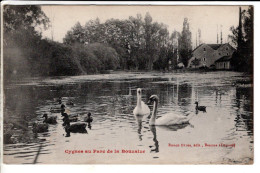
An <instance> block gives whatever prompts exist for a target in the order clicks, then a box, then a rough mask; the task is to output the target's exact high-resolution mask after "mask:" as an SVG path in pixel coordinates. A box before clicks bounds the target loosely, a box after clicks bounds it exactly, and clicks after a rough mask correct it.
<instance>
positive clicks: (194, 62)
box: [191, 58, 200, 68]
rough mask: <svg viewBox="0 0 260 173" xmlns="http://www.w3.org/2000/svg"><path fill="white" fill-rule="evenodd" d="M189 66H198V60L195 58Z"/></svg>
mask: <svg viewBox="0 0 260 173" xmlns="http://www.w3.org/2000/svg"><path fill="white" fill-rule="evenodd" d="M191 64H192V65H194V66H195V68H196V67H197V66H199V65H200V59H197V58H194V59H193V60H192V61H191Z"/></svg>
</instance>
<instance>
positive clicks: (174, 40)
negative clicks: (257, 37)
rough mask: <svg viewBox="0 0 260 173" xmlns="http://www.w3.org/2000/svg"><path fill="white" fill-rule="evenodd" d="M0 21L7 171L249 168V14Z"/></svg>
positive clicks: (99, 12)
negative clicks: (14, 167) (32, 167)
mask: <svg viewBox="0 0 260 173" xmlns="http://www.w3.org/2000/svg"><path fill="white" fill-rule="evenodd" d="M2 15H3V18H2V19H3V21H2V22H3V25H2V31H3V35H2V36H3V37H2V55H3V56H2V63H3V64H2V67H3V68H2V69H1V72H2V73H3V75H2V77H3V78H2V80H3V81H2V82H3V83H2V87H3V90H2V91H3V93H2V94H3V103H2V108H3V110H2V111H3V136H2V138H3V163H4V164H229V165H230V164H243V165H244V164H253V162H254V116H253V105H254V104H253V57H254V53H253V39H254V38H253V36H254V34H253V33H254V31H253V28H254V27H253V26H254V20H253V17H254V7H253V6H250V5H248V6H247V5H243V6H239V5H232V6H223V5H222V6H220V5H219V6H217V5H211V6H209V5H208V6H206V5H205V6H202V5H199V6H196V5H194V6H188V5H186V6H185V5H90V4H88V5H73V4H69V5H68V4H67V5H64V4H63V5H62V4H60V5H58V4H56V5H51V4H50V5H46V4H45V5H43V4H42V5H41V4H27V5H14V4H2Z"/></svg>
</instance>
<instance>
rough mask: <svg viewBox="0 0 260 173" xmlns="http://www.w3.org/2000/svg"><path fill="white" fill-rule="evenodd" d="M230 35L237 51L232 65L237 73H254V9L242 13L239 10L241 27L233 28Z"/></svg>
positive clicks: (249, 8) (250, 7)
mask: <svg viewBox="0 0 260 173" xmlns="http://www.w3.org/2000/svg"><path fill="white" fill-rule="evenodd" d="M230 29H231V31H232V35H229V38H230V39H231V41H232V43H234V45H236V47H237V50H236V52H235V53H234V54H233V56H232V60H231V64H232V65H233V66H234V68H235V70H237V71H244V72H250V73H253V7H252V6H249V7H248V10H243V11H241V7H240V8H239V25H238V26H237V27H236V28H235V27H234V26H232V27H231V28H230Z"/></svg>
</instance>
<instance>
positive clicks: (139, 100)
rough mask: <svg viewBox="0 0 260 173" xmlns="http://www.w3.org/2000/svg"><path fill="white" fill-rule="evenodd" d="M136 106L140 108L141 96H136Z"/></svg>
mask: <svg viewBox="0 0 260 173" xmlns="http://www.w3.org/2000/svg"><path fill="white" fill-rule="evenodd" d="M137 106H138V107H141V95H140V94H137Z"/></svg>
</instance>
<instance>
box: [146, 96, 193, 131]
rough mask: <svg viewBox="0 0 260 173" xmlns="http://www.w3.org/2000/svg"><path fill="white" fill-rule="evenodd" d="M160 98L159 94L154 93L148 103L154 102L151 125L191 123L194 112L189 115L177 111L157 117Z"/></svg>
mask: <svg viewBox="0 0 260 173" xmlns="http://www.w3.org/2000/svg"><path fill="white" fill-rule="evenodd" d="M158 102H159V98H158V96H157V95H152V96H151V97H150V98H149V101H148V104H150V103H153V111H152V116H151V118H150V120H149V125H150V126H154V125H155V126H172V125H180V124H186V123H189V121H190V119H191V118H192V117H193V115H192V114H187V116H184V115H180V114H177V113H176V112H171V113H167V114H164V115H161V116H162V117H160V118H158V119H156V114H157V107H158Z"/></svg>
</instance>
